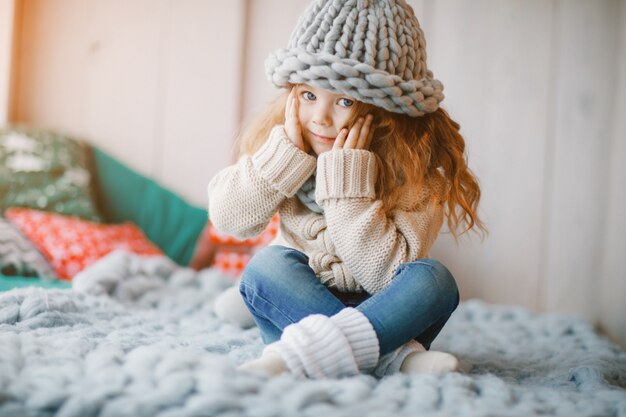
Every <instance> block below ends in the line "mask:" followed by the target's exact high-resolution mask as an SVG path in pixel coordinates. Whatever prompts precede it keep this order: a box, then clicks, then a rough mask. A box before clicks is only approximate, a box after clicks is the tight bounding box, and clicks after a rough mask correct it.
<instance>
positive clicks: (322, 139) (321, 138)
mask: <svg viewBox="0 0 626 417" xmlns="http://www.w3.org/2000/svg"><path fill="white" fill-rule="evenodd" d="M309 133H310V134H311V136H313V139H315V140H317V141H318V142H322V143H328V144H331V143H333V142H334V141H335V138H331V137H328V136H320V135H316V134H315V133H313V132H311V131H310V130H309Z"/></svg>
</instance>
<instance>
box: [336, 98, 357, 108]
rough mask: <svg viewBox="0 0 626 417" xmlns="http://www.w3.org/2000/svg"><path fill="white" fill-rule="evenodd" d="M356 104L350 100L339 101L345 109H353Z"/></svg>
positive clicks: (342, 99)
mask: <svg viewBox="0 0 626 417" xmlns="http://www.w3.org/2000/svg"><path fill="white" fill-rule="evenodd" d="M353 104H354V101H353V100H350V99H349V98H340V99H339V105H340V106H343V107H352V105H353Z"/></svg>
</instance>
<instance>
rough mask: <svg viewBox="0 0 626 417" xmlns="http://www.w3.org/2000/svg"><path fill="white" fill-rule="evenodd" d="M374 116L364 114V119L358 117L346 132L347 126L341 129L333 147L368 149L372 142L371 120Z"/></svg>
mask: <svg viewBox="0 0 626 417" xmlns="http://www.w3.org/2000/svg"><path fill="white" fill-rule="evenodd" d="M373 119H374V117H373V116H372V115H371V114H368V115H367V116H365V119H363V118H362V117H359V118H358V119H357V121H356V123H355V124H354V125H353V126H352V127H351V128H350V131H349V132H348V129H347V128H345V127H344V128H343V129H341V131H340V132H339V134H338V135H337V138H336V139H335V143H334V144H333V150H334V149H369V147H370V144H371V143H372V137H373V136H374V129H372V120H373Z"/></svg>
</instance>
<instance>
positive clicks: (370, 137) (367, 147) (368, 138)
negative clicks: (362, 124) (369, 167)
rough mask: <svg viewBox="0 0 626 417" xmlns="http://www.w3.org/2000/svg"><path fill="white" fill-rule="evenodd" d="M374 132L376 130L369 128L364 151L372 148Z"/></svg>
mask: <svg viewBox="0 0 626 417" xmlns="http://www.w3.org/2000/svg"><path fill="white" fill-rule="evenodd" d="M374 130H376V129H375V128H374V127H373V126H372V127H370V133H369V135H367V141H366V143H365V149H369V148H370V147H371V146H372V140H374Z"/></svg>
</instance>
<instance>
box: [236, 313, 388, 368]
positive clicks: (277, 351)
mask: <svg viewBox="0 0 626 417" xmlns="http://www.w3.org/2000/svg"><path fill="white" fill-rule="evenodd" d="M378 352H379V346H378V337H377V336H376V332H375V331H374V328H373V327H372V325H371V323H370V322H369V320H368V319H367V317H365V315H363V313H361V312H360V311H358V310H356V309H354V308H351V307H348V308H344V309H343V310H341V311H340V312H339V313H337V314H335V315H334V316H332V317H327V316H323V315H321V314H313V315H310V316H308V317H305V318H303V319H302V320H300V321H299V322H298V323H294V324H291V325H289V326H287V327H286V328H285V329H284V331H283V334H282V336H281V338H280V340H279V341H278V342H275V343H272V344H270V345H268V346H267V347H266V348H265V349H264V350H263V355H262V356H261V358H259V359H257V360H254V361H251V362H248V363H246V364H244V365H242V366H241V367H240V368H239V369H242V370H247V371H251V372H259V373H264V374H266V375H277V374H279V373H282V372H285V371H286V370H289V371H290V372H291V373H293V374H295V375H297V376H307V377H310V378H333V377H340V376H352V375H356V374H358V373H359V372H360V371H370V370H372V369H373V368H374V366H375V365H376V363H377V362H378V356H379V354H378Z"/></svg>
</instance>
